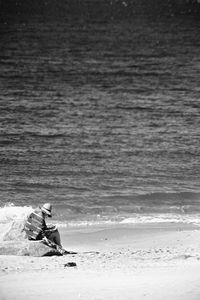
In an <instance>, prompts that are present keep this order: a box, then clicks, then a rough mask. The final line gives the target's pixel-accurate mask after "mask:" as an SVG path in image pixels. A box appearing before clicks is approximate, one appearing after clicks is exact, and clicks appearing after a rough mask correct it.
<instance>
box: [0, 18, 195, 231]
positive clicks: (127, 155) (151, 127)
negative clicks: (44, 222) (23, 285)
mask: <svg viewBox="0 0 200 300" xmlns="http://www.w3.org/2000/svg"><path fill="white" fill-rule="evenodd" d="M199 28H200V21H199V20H198V19H197V18H196V19H195V18H193V17H192V16H174V17H170V18H166V17H165V18H161V17H160V18H155V19H154V18H149V17H145V16H142V17H140V16H138V17H135V18H128V19H122V20H120V19H117V20H113V19H111V20H106V21H105V22H103V21H102V20H101V19H98V20H91V21H90V20H83V19H81V18H80V19H78V20H77V18H76V20H73V18H70V19H67V18H66V19H65V18H62V19H58V18H50V19H43V18H42V17H39V16H38V17H25V16H23V17H22V16H21V17H19V18H14V19H12V18H11V19H10V20H9V21H6V22H2V23H1V24H0V39H1V41H0V70H1V72H0V221H1V222H4V223H5V222H6V221H8V220H9V221H10V220H13V219H15V218H20V217H22V216H23V217H24V216H25V215H27V213H29V212H30V211H31V210H32V209H33V208H34V207H36V206H38V205H41V204H42V203H44V202H51V203H52V204H53V207H54V218H53V219H54V221H55V222H58V223H59V222H60V224H62V225H63V226H65V225H66V226H68V225H70V224H71V225H72V226H76V225H79V224H82V225H88V224H95V223H97V224H99V223H119V222H120V223H123V224H127V223H134V224H135V223H137V222H151V221H157V222H163V221H164V222H170V221H171V222H189V223H190V222H194V223H198V222H199V219H200V218H199V217H200V180H199V178H200V177H199V170H200V135H199V127H200V86H199V72H200V52H199V49H200V38H199Z"/></svg>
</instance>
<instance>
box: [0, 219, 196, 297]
mask: <svg viewBox="0 0 200 300" xmlns="http://www.w3.org/2000/svg"><path fill="white" fill-rule="evenodd" d="M61 236H62V240H63V246H65V248H67V249H68V250H74V251H78V252H79V253H78V254H76V255H65V256H62V257H39V258H38V257H21V256H20V257H19V256H6V255H4V256H0V266H1V269H0V299H1V300H3V299H17V300H23V299H34V300H35V299H58V298H59V299H61V300H62V299H69V300H74V299H84V300H93V299H96V300H97V299H98V300H100V299H104V300H107V299H109V300H110V299H115V300H116V299H119V300H122V299H123V300H127V299H136V300H140V299H149V300H150V299H151V300H156V299H159V300H161V299H162V300H165V299H170V300H171V299H176V300H178V299H181V300H199V299H200V230H199V228H196V227H195V226H190V225H188V226H185V225H184V226H183V224H182V225H181V224H151V225H145V226H144V225H143V226H142V225H141V226H136V225H135V226H127V225H125V226H110V227H93V228H82V229H80V228H79V229H73V230H72V229H65V230H64V229H63V230H61ZM68 262H75V263H76V266H75V267H68V266H67V263H68Z"/></svg>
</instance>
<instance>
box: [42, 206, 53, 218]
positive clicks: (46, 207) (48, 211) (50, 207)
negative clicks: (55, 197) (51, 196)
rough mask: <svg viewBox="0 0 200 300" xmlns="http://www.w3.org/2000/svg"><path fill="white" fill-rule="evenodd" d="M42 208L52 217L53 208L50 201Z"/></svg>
mask: <svg viewBox="0 0 200 300" xmlns="http://www.w3.org/2000/svg"><path fill="white" fill-rule="evenodd" d="M41 210H42V212H43V213H45V214H47V215H48V216H49V217H52V214H51V210H52V205H51V204H50V203H45V204H44V205H43V206H42V207H41Z"/></svg>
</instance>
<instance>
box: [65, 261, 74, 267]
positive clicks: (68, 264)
mask: <svg viewBox="0 0 200 300" xmlns="http://www.w3.org/2000/svg"><path fill="white" fill-rule="evenodd" d="M64 267H76V263H75V262H68V263H66V264H64Z"/></svg>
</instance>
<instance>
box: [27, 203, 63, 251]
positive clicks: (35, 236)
mask: <svg viewBox="0 0 200 300" xmlns="http://www.w3.org/2000/svg"><path fill="white" fill-rule="evenodd" d="M51 211H52V205H51V204H50V203H45V204H44V205H43V206H42V207H41V208H40V207H38V208H36V209H35V210H34V211H33V212H32V213H31V214H30V215H29V216H28V219H27V221H26V223H25V226H24V230H25V232H26V235H27V238H28V239H29V240H42V239H45V238H46V239H48V240H50V241H52V242H53V243H55V244H56V245H58V246H60V247H62V246H61V241H60V234H59V232H58V230H57V228H56V226H54V225H48V226H47V225H46V222H45V218H46V217H50V218H51V217H52V213H51Z"/></svg>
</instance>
